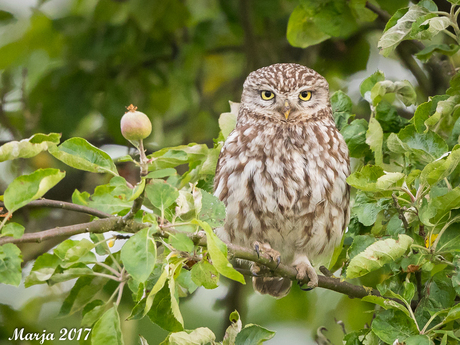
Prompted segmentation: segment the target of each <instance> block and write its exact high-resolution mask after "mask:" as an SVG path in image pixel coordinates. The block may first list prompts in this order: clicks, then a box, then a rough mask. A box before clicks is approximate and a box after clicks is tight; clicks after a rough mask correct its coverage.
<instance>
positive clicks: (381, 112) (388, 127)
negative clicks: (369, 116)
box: [375, 100, 409, 133]
mask: <svg viewBox="0 0 460 345" xmlns="http://www.w3.org/2000/svg"><path fill="white" fill-rule="evenodd" d="M375 118H376V119H377V120H378V121H379V123H380V126H381V127H382V130H383V132H385V133H388V132H396V133H397V132H399V131H400V130H401V128H403V127H405V126H406V125H407V123H408V122H409V121H408V120H406V119H405V118H404V117H401V116H399V114H398V111H397V110H396V107H394V106H392V105H391V104H390V103H389V102H387V101H385V100H382V101H381V102H380V103H379V104H378V105H377V107H376V108H375Z"/></svg>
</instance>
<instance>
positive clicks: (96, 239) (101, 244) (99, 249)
mask: <svg viewBox="0 0 460 345" xmlns="http://www.w3.org/2000/svg"><path fill="white" fill-rule="evenodd" d="M89 237H90V238H91V241H93V243H94V245H96V243H98V245H96V246H95V248H96V253H97V254H98V255H107V254H109V253H110V249H109V246H108V245H107V241H105V236H104V234H96V233H94V232H92V233H90V234H89Z"/></svg>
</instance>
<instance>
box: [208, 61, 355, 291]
mask: <svg viewBox="0 0 460 345" xmlns="http://www.w3.org/2000/svg"><path fill="white" fill-rule="evenodd" d="M349 172H350V167H349V160H348V148H347V145H346V143H345V141H344V139H343V137H342V135H341V134H340V133H339V131H338V130H337V128H336V126H335V123H334V119H333V117H332V109H331V104H330V101H329V85H328V83H327V81H326V79H324V77H322V76H321V75H319V74H318V73H317V72H315V71H313V70H312V69H309V68H307V67H304V66H301V65H298V64H293V63H283V64H275V65H271V66H268V67H263V68H260V69H258V70H256V71H254V72H252V73H251V74H249V76H248V77H247V79H246V81H245V82H244V85H243V94H242V96H241V105H240V108H239V112H238V117H237V122H236V128H235V130H234V131H233V132H232V133H231V134H230V135H229V136H228V138H227V140H226V141H225V144H224V146H223V148H222V151H221V153H220V157H219V161H218V164H217V170H216V177H215V195H216V196H217V197H218V198H219V199H220V200H222V201H223V202H224V203H225V205H226V207H227V218H226V221H225V226H224V228H222V229H218V231H217V233H218V235H219V236H220V237H221V238H222V240H224V241H227V242H230V243H234V244H237V245H242V246H246V247H247V246H254V248H255V249H256V250H257V252H258V253H259V252H261V253H262V254H264V255H266V256H269V257H271V258H272V259H274V260H277V261H279V260H281V262H283V263H284V264H287V265H293V266H294V267H295V268H296V270H297V273H298V274H297V279H299V280H301V279H303V278H305V277H306V276H308V278H309V280H310V281H309V283H308V286H309V287H316V286H318V276H317V269H318V268H319V267H320V266H321V265H325V266H326V267H328V266H329V263H330V261H331V257H332V254H333V252H334V249H335V248H336V247H337V246H338V245H339V244H340V242H341V238H342V235H343V231H344V229H345V227H346V226H347V224H348V221H349V217H350V209H349V194H350V192H349V186H348V185H347V183H346V178H347V176H348V175H349ZM315 268H316V269H315ZM252 269H253V272H257V271H259V270H260V267H258V266H253V267H252ZM253 285H254V289H255V290H256V291H259V292H260V293H263V294H264V293H268V294H270V295H272V296H274V297H278V298H280V297H283V296H285V295H287V294H288V292H289V290H290V288H291V281H290V280H289V279H287V278H280V277H263V276H257V274H256V277H254V278H253Z"/></svg>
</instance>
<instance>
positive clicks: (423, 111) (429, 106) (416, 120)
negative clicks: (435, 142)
mask: <svg viewBox="0 0 460 345" xmlns="http://www.w3.org/2000/svg"><path fill="white" fill-rule="evenodd" d="M448 98H449V96H448V95H442V96H434V97H432V98H431V99H430V100H429V101H428V102H425V103H422V104H420V105H419V106H418V107H417V109H416V110H415V114H414V116H413V117H412V119H411V122H412V123H413V124H414V126H415V129H416V131H417V132H418V133H424V132H427V131H428V129H427V127H426V121H427V120H428V118H429V117H430V116H431V115H433V114H434V113H435V112H436V108H437V106H438V103H439V102H440V101H445V100H446V99H448Z"/></svg>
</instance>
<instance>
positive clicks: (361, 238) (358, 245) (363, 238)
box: [347, 235, 377, 259]
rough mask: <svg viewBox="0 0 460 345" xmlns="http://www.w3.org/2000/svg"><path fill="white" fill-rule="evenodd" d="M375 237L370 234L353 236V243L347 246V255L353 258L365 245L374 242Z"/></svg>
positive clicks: (367, 245)
mask: <svg viewBox="0 0 460 345" xmlns="http://www.w3.org/2000/svg"><path fill="white" fill-rule="evenodd" d="M376 240H377V239H376V238H375V237H374V236H371V235H357V236H355V237H353V243H352V244H351V246H350V248H348V251H347V256H348V258H349V259H353V258H354V257H355V256H356V255H358V254H360V253H361V252H363V251H364V250H365V249H366V248H367V247H369V246H370V245H371V244H372V243H374V242H375V241H376Z"/></svg>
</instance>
